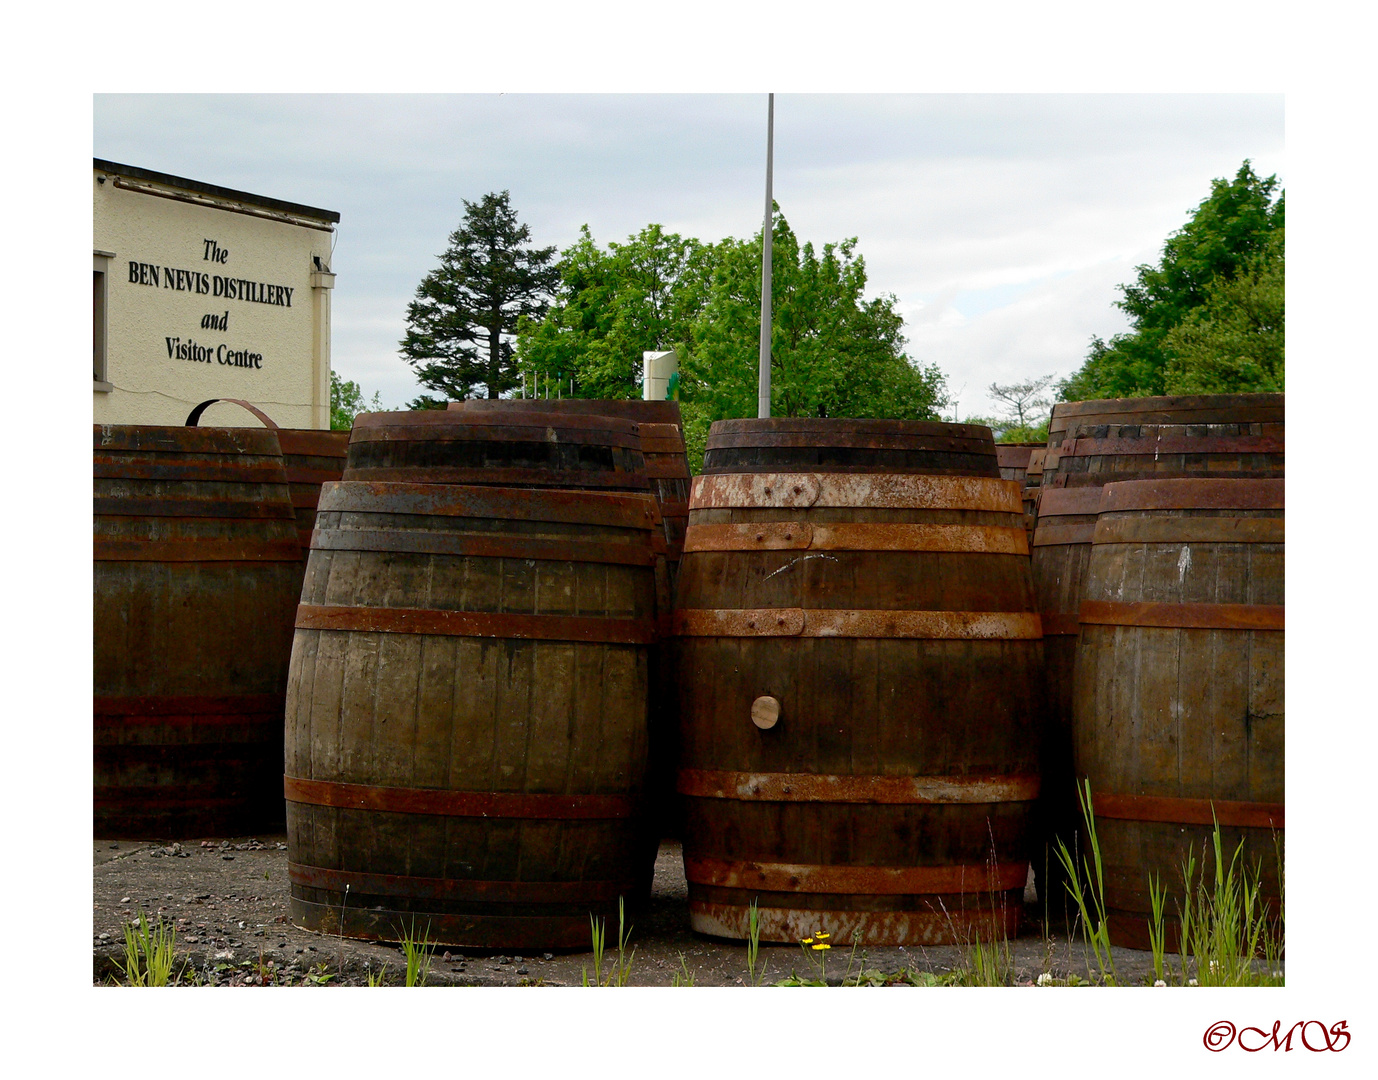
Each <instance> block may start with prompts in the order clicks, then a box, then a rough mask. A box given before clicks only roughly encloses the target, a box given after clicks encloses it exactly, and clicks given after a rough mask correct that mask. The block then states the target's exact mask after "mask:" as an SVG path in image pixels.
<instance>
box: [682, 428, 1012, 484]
mask: <svg viewBox="0 0 1378 1080" xmlns="http://www.w3.org/2000/svg"><path fill="white" fill-rule="evenodd" d="M794 471H798V472H852V473H923V474H925V475H930V476H999V475H1000V469H999V466H998V465H997V463H996V456H995V440H994V439H993V438H992V436H991V432H990V428H988V427H983V426H981V425H979V424H943V423H936V422H928V421H923V420H850V419H841V420H832V419H819V418H816V417H798V418H795V417H783V418H780V419H766V420H718V421H716V422H715V423H714V424H713V426H712V427H711V428H709V429H708V442H707V444H706V445H705V448H704V453H703V475H704V476H717V475H720V474H724V473H755V472H794Z"/></svg>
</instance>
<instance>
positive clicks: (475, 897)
mask: <svg viewBox="0 0 1378 1080" xmlns="http://www.w3.org/2000/svg"><path fill="white" fill-rule="evenodd" d="M287 876H288V879H289V880H290V881H291V882H292V884H293V885H301V886H303V887H305V888H308V889H325V890H327V891H328V892H334V893H344V892H345V887H346V886H348V889H349V892H350V893H351V894H352V895H354V896H405V897H410V898H411V899H414V900H440V901H447V902H459V903H463V902H465V901H471V902H475V903H503V904H577V903H585V902H588V903H595V902H603V901H608V900H616V899H617V898H618V897H619V896H631V895H633V894H634V893H635V892H636V891H637V889H638V885H639V883H638V882H636V881H635V880H632V879H630V878H628V879H627V880H625V881H474V880H467V879H464V878H431V877H413V876H411V875H408V874H369V873H363V872H360V871H357V870H331V869H328V868H327V867H324V866H308V865H306V864H304V863H297V862H288V864H287ZM641 887H643V888H644V886H641Z"/></svg>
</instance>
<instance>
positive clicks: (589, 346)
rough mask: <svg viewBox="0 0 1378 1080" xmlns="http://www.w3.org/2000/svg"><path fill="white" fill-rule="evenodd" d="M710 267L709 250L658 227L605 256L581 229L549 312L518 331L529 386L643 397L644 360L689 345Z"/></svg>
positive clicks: (567, 253) (567, 254) (562, 261)
mask: <svg viewBox="0 0 1378 1080" xmlns="http://www.w3.org/2000/svg"><path fill="white" fill-rule="evenodd" d="M711 260H712V249H711V247H708V246H706V245H704V244H701V243H700V242H699V241H697V240H694V239H692V238H690V239H686V238H684V237H681V236H679V235H678V234H677V233H667V232H665V231H664V229H663V228H662V227H661V226H659V225H648V226H647V227H646V228H644V229H642V230H641V232H639V233H637V234H636V235H635V236H631V237H628V238H627V241H626V243H621V244H619V243H610V244H609V245H608V249H607V250H606V251H604V250H602V249H601V248H599V246H598V245H597V244H596V243H595V242H594V240H593V237H592V235H591V234H590V233H589V229H588V226H587V225H585V226H584V227H583V228H582V229H581V230H580V237H579V240H578V241H577V242H576V243H575V244H573V245H572V246H571V247H569V248H567V249H566V250H565V251H564V252H563V253H562V255H561V259H560V262H559V273H560V286H559V289H558V292H557V296H556V299H555V302H554V303H553V304H552V305H551V308H550V310H549V312H548V313H547V314H546V316H545V318H544V319H542V320H541V321H539V322H537V321H535V320H530V319H527V320H523V321H522V323H521V325H520V326H519V327H518V330H517V336H518V345H517V354H518V357H519V363H520V365H521V368H522V371H523V372H525V373H526V374H527V376H528V379H530V380H531V383H530V385H532V386H534V387H539V386H540V385H542V384H543V383H549V382H553V383H555V384H557V385H560V386H561V387H562V393H564V394H572V395H573V396H576V397H590V398H613V399H617V398H636V397H640V396H641V382H642V364H641V354H642V353H643V352H647V351H660V350H663V349H668V348H673V347H674V346H675V345H677V344H681V345H682V344H683V343H685V342H687V341H688V340H689V336H690V329H691V325H692V322H693V319H694V317H695V316H696V315H697V314H698V313H699V311H700V310H702V308H703V304H704V300H705V297H706V292H707V280H708V274H709V271H710V269H711ZM571 380H573V385H572V386H571Z"/></svg>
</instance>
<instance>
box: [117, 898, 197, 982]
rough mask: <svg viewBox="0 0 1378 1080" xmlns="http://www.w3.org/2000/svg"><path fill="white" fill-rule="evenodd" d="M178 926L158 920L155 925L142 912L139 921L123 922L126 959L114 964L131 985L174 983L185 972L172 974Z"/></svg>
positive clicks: (183, 967)
mask: <svg viewBox="0 0 1378 1080" xmlns="http://www.w3.org/2000/svg"><path fill="white" fill-rule="evenodd" d="M176 944H177V927H176V926H175V925H174V924H173V923H171V922H167V923H165V922H163V920H162V919H159V920H158V921H157V922H156V923H154V924H153V925H152V926H150V925H149V922H148V918H147V917H146V916H145V915H144V913H143V912H142V911H140V912H139V921H138V923H137V924H136V923H125V924H124V962H123V963H121V962H120V961H119V960H118V959H116V960H115V966H116V967H117V968H119V970H120V974H121V975H123V976H124V980H125V982H126V984H128V985H129V986H173V985H175V984H176V983H177V981H178V980H179V979H180V977H181V975H182V974H183V973H185V971H186V965H185V964H183V966H182V971H181V972H178V974H177V975H176V976H174V975H173V974H172V969H173V966H174V963H175V960H174V956H173V950H174V947H175V946H176Z"/></svg>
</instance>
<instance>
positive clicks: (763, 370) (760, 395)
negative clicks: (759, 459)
mask: <svg viewBox="0 0 1378 1080" xmlns="http://www.w3.org/2000/svg"><path fill="white" fill-rule="evenodd" d="M766 108H767V111H766V223H765V228H764V230H763V231H762V234H761V241H762V243H761V352H760V359H759V362H758V363H759V369H760V377H759V381H758V383H757V390H756V415H757V416H758V417H759V418H761V419H762V420H765V419H768V418H769V417H770V270H771V258H772V248H773V244H772V240H773V239H774V230H773V228H772V226H773V224H774V221H773V219H774V217H775V215H774V213H773V212H772V211H773V204H774V201H775V200H774V199H773V198H772V197H771V191H770V188H771V172H772V168H773V166H774V158H775V95H774V94H771V95H770V97H769V104H768V105H767V107H766Z"/></svg>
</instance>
